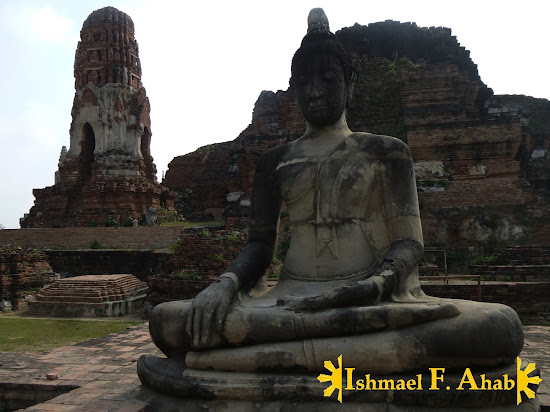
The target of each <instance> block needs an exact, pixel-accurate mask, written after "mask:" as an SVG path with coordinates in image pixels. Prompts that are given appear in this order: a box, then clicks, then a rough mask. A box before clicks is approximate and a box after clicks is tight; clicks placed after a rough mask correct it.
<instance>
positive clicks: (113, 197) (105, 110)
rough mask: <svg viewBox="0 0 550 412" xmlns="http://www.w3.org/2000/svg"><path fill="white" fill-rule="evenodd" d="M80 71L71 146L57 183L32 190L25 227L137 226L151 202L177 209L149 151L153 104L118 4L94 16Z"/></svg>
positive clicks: (80, 53)
mask: <svg viewBox="0 0 550 412" xmlns="http://www.w3.org/2000/svg"><path fill="white" fill-rule="evenodd" d="M74 75H75V89H76V93H75V97H74V102H73V108H72V111H71V115H72V123H71V127H70V147H69V150H68V151H67V149H66V147H65V146H63V148H62V149H61V154H60V157H59V170H58V171H57V172H56V174H55V184H54V186H51V187H46V188H44V189H35V190H34V191H33V193H34V195H35V197H36V201H35V205H34V206H33V207H32V208H31V210H30V212H29V214H28V216H25V217H24V218H23V219H21V226H22V227H24V228H29V227H70V226H114V225H123V224H126V225H129V226H131V225H132V219H134V218H141V215H142V214H143V213H145V211H146V209H147V207H151V206H152V207H160V206H166V207H169V208H171V207H172V201H171V195H170V193H169V192H168V189H167V188H166V187H163V186H161V185H160V184H159V183H158V182H157V177H156V167H155V165H154V163H153V158H152V156H151V150H150V144H151V120H150V116H149V112H150V104H149V99H148V98H147V95H146V93H145V88H144V87H143V85H142V83H141V63H140V60H139V53H138V45H137V42H136V40H135V37H134V23H133V22H132V19H131V18H130V17H129V16H128V15H126V14H125V13H123V12H121V11H119V10H117V9H115V8H113V7H105V8H103V9H99V10H96V11H94V12H93V13H92V14H90V16H89V17H88V18H87V19H86V21H85V22H84V24H83V26H82V30H81V32H80V42H79V43H78V46H77V50H76V56H75V64H74Z"/></svg>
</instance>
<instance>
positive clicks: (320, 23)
mask: <svg viewBox="0 0 550 412" xmlns="http://www.w3.org/2000/svg"><path fill="white" fill-rule="evenodd" d="M291 71H292V77H291V78H290V85H291V87H292V90H293V91H294V97H295V100H296V103H297V105H298V108H299V110H300V112H301V113H302V114H303V116H304V117H305V118H306V120H307V121H308V122H309V123H311V124H313V125H315V126H321V127H322V126H327V125H331V124H334V123H335V122H336V121H338V120H339V119H340V117H341V116H342V113H343V112H344V111H345V110H346V108H347V107H348V106H349V103H350V100H351V96H352V93H353V87H354V85H355V82H356V80H357V72H356V70H355V69H354V68H353V66H352V63H351V56H350V55H349V53H348V52H347V50H346V49H345V48H344V46H343V45H342V43H341V42H340V41H339V40H338V38H337V37H336V36H335V35H334V34H333V33H331V31H330V29H329V24H328V19H327V17H326V15H325V13H324V11H323V9H313V10H311V11H310V13H309V17H308V31H307V34H306V35H305V37H304V39H303V40H302V44H301V46H300V48H299V49H298V50H297V51H296V53H295V54H294V57H293V59H292V69H291Z"/></svg>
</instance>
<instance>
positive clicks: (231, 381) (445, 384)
mask: <svg viewBox="0 0 550 412" xmlns="http://www.w3.org/2000/svg"><path fill="white" fill-rule="evenodd" d="M342 372H343V374H342V379H340V380H339V381H338V382H340V383H341V389H342V390H341V392H342V402H339V401H338V400H337V395H338V393H339V391H338V389H336V390H335V391H334V392H333V393H332V396H330V398H327V397H324V391H325V389H326V388H327V387H329V386H330V385H331V382H323V383H322V382H319V380H318V379H317V376H318V375H319V374H318V373H315V374H311V373H274V372H273V373H270V372H258V373H237V372H218V371H203V370H193V369H186V368H185V367H184V364H183V362H182V361H181V360H176V359H164V358H157V357H153V356H147V355H146V356H142V357H141V358H140V359H139V360H138V375H139V377H140V380H141V382H142V383H143V384H144V385H145V386H147V387H148V388H143V389H142V394H141V396H140V399H142V400H145V401H147V402H149V403H150V405H151V408H152V409H151V410H159V411H160V410H170V411H184V410H185V411H195V410H196V411H199V410H200V411H210V410H212V411H214V410H216V411H218V410H239V411H260V410H261V411H294V410H298V409H301V410H315V411H325V410H326V411H333V410H337V411H364V410H367V411H369V412H378V411H380V412H381V411H384V412H386V411H395V412H401V411H402V412H405V411H406V412H413V411H418V412H424V411H457V412H459V411H463V412H472V411H473V410H483V411H491V412H497V411H503V412H506V411H533V412H538V411H540V405H539V402H538V400H537V399H536V398H535V399H527V397H526V396H524V395H523V398H522V399H523V402H522V403H520V405H516V399H517V392H516V388H515V387H513V389H511V388H509V390H483V389H481V379H482V375H483V378H484V379H485V380H486V381H490V382H492V384H493V385H494V384H495V383H496V381H497V380H500V381H501V384H502V383H503V382H504V380H505V379H508V380H509V381H511V380H513V381H514V382H513V383H514V384H515V380H516V373H517V369H516V364H512V365H509V366H507V367H503V368H495V369H492V370H483V371H480V370H472V371H471V372H472V376H473V377H474V380H475V381H476V383H477V385H478V386H479V388H478V389H479V390H473V389H475V388H473V387H471V386H470V385H469V384H468V383H464V384H462V385H461V383H462V382H463V381H464V382H468V379H465V378H464V376H465V371H446V372H445V373H444V380H443V381H440V380H435V381H434V378H433V375H432V371H429V370H428V371H424V372H422V373H419V374H416V375H415V374H411V375H391V376H370V375H369V378H370V379H372V380H374V381H376V382H377V384H376V385H379V386H378V388H376V385H374V387H371V390H357V389H359V385H358V381H357V380H358V379H365V378H366V376H364V375H363V376H352V379H353V380H352V381H351V382H352V383H351V384H349V383H348V381H347V371H342ZM327 373H328V371H327ZM505 377H506V378H505ZM384 380H387V381H392V382H393V384H395V385H394V387H393V388H391V386H392V383H389V382H386V383H383V382H382V381H384ZM399 381H403V382H405V388H404V387H403V384H401V385H400V384H399ZM409 381H410V383H409V386H410V388H409V389H407V388H406V382H409ZM434 382H435V385H436V386H437V387H438V388H439V390H430V387H431V386H432V385H434ZM508 386H510V385H508ZM352 387H354V389H352ZM460 387H462V390H461V389H459V388H460ZM501 387H502V385H501ZM346 388H347V389H346ZM374 388H376V389H374ZM530 388H531V389H532V390H533V391H535V392H536V389H537V386H536V385H530ZM151 389H152V390H153V391H155V392H156V393H155V392H152V391H150V390H151ZM486 389H487V388H486ZM159 393H162V394H164V395H159ZM165 395H168V396H165ZM178 398H180V399H178ZM178 408H179V409H178Z"/></svg>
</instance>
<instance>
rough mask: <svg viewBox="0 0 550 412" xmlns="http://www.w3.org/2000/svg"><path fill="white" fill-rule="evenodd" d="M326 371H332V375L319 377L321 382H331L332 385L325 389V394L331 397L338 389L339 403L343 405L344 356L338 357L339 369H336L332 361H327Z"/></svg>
mask: <svg viewBox="0 0 550 412" xmlns="http://www.w3.org/2000/svg"><path fill="white" fill-rule="evenodd" d="M325 369H328V370H329V371H331V372H332V375H325V374H320V375H319V376H317V379H318V380H319V382H331V385H330V386H329V387H328V388H326V389H325V391H324V393H323V394H324V396H326V397H329V396H330V395H332V393H333V392H334V391H335V390H336V389H338V401H339V402H340V403H342V355H340V356H338V368H335V367H334V364H333V363H332V362H331V361H325Z"/></svg>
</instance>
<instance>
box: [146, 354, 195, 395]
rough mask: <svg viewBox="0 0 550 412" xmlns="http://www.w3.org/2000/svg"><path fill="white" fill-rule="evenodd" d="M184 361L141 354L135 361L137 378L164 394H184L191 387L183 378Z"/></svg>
mask: <svg viewBox="0 0 550 412" xmlns="http://www.w3.org/2000/svg"><path fill="white" fill-rule="evenodd" d="M184 370H185V363H184V362H183V361H182V360H179V359H166V358H159V357H156V356H151V355H143V356H141V357H140V358H139V359H138V361H137V373H138V376H139V380H140V381H141V383H142V384H143V385H145V386H148V387H149V388H151V389H153V390H155V391H156V392H160V393H164V394H166V395H174V396H182V395H183V396H185V394H188V393H190V392H191V390H192V389H193V385H192V383H191V382H189V380H188V379H184V378H183V372H184Z"/></svg>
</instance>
